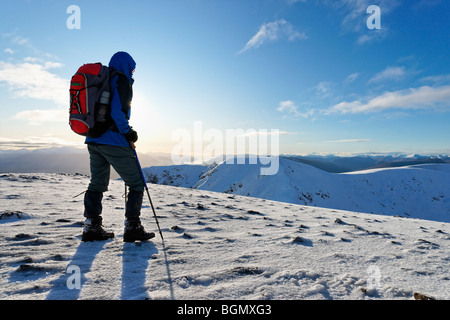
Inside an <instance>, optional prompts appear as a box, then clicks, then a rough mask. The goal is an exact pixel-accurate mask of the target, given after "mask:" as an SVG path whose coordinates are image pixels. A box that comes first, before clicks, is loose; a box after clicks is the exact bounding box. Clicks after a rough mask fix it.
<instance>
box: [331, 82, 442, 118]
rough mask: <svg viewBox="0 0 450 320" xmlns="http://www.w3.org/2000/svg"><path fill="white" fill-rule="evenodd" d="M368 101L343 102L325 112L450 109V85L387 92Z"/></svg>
mask: <svg viewBox="0 0 450 320" xmlns="http://www.w3.org/2000/svg"><path fill="white" fill-rule="evenodd" d="M366 100H367V102H363V101H360V100H355V101H352V102H341V103H338V104H336V105H334V106H332V107H331V108H329V109H328V110H327V111H326V112H325V113H327V114H330V113H341V114H347V113H369V112H380V111H384V110H390V109H429V108H432V109H437V108H443V107H445V108H448V109H450V102H449V101H450V86H441V87H429V86H423V87H420V88H409V89H406V90H398V91H393V92H389V91H388V92H385V93H383V94H382V95H380V96H377V97H375V98H371V99H366Z"/></svg>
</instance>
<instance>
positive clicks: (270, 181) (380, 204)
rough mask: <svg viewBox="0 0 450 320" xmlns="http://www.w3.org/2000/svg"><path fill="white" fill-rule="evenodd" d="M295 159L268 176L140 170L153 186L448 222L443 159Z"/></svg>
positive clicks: (223, 168) (194, 168)
mask: <svg viewBox="0 0 450 320" xmlns="http://www.w3.org/2000/svg"><path fill="white" fill-rule="evenodd" d="M332 159H333V160H337V159H335V158H332ZM299 160H302V159H294V160H292V158H291V159H286V158H280V163H279V170H278V173H277V174H276V175H272V176H262V175H261V174H260V172H261V171H260V169H261V165H259V164H258V165H252V164H248V163H247V164H234V165H229V164H226V163H219V164H212V165H210V166H202V165H178V166H156V167H149V168H145V169H144V172H145V174H146V176H147V178H148V181H149V182H151V183H155V184H163V185H170V186H177V187H184V188H193V189H199V190H208V191H215V192H223V193H228V194H230V195H232V194H236V195H243V196H249V197H255V198H262V199H267V200H274V201H281V202H287V203H293V204H301V205H308V206H317V207H324V208H332V209H341V210H349V211H356V212H366V213H376V214H384V215H391V216H402V217H411V218H420V219H428V220H437V221H445V222H450V183H449V181H450V164H448V163H429V164H420V165H412V166H403V167H392V166H391V167H390V168H378V169H370V170H365V171H354V172H351V173H331V172H327V171H324V170H321V169H318V168H316V167H313V166H311V165H307V164H304V163H301V162H300V161H299ZM354 160H355V163H358V160H360V162H359V165H361V163H362V162H363V161H364V160H365V161H367V163H370V165H372V164H371V161H372V160H369V159H364V158H363V159H358V158H356V159H354ZM397 160H398V159H397ZM407 160H408V159H404V160H402V161H407ZM428 160H429V159H427V161H428ZM316 163H317V162H316ZM392 163H393V164H399V163H400V162H398V161H393V162H392ZM321 164H325V162H321ZM353 165H355V164H353ZM379 165H380V166H382V165H385V166H387V163H386V162H380V163H379ZM334 168H336V165H335V166H334Z"/></svg>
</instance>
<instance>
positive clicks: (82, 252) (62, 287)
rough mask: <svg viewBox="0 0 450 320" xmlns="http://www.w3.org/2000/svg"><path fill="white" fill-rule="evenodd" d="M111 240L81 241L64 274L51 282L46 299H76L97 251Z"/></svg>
mask: <svg viewBox="0 0 450 320" xmlns="http://www.w3.org/2000/svg"><path fill="white" fill-rule="evenodd" d="M111 241H113V240H107V241H96V242H81V243H80V245H79V246H78V248H77V251H76V252H75V254H74V255H73V257H72V261H71V262H70V263H69V265H68V266H67V268H66V272H64V274H63V275H62V276H61V277H60V278H58V279H56V280H54V281H52V282H51V285H52V289H51V291H50V293H49V294H48V295H47V298H46V299H47V300H77V299H78V297H79V296H80V293H81V289H82V288H83V285H84V283H85V282H86V274H88V273H89V272H90V270H91V267H92V264H93V262H94V260H95V257H96V256H97V254H98V253H100V252H101V251H102V250H103V247H104V246H105V244H107V243H109V242H111Z"/></svg>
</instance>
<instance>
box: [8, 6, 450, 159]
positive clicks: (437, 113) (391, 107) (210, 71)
mask: <svg viewBox="0 0 450 320" xmlns="http://www.w3.org/2000/svg"><path fill="white" fill-rule="evenodd" d="M70 5H77V6H78V7H79V8H80V12H81V16H80V22H81V25H80V27H81V28H80V29H69V28H68V27H67V24H66V22H67V19H68V18H69V17H70V16H71V13H67V8H68V7H69V6H70ZM370 5H377V6H378V7H379V8H380V10H381V13H380V17H381V20H380V21H381V24H380V29H369V28H368V27H367V20H368V19H369V17H370V16H371V14H370V13H367V8H368V7H369V6H370ZM1 8H2V10H1V12H0V39H1V46H0V108H1V111H2V117H1V119H0V148H5V149H6V148H20V147H29V148H31V147H49V146H59V145H82V144H83V141H84V140H83V138H82V137H78V136H76V135H75V134H74V133H72V132H71V131H70V129H69V126H68V114H67V110H68V82H69V79H70V77H71V76H72V75H73V74H74V73H75V72H76V70H77V69H78V67H79V66H81V65H82V64H84V63H88V62H98V61H100V62H102V63H104V64H107V63H108V62H109V59H110V57H111V56H112V55H113V54H114V53H115V52H116V51H127V52H129V53H130V54H131V55H132V56H133V57H134V58H135V60H136V62H137V69H136V72H135V80H136V82H135V85H134V93H135V96H134V100H133V106H132V118H131V124H132V125H133V127H134V128H135V129H136V130H137V131H138V133H139V137H140V140H139V142H138V148H139V150H141V151H145V152H171V150H172V149H173V146H174V145H175V144H176V141H172V139H171V137H172V134H173V133H174V132H176V131H177V130H179V129H186V130H188V131H189V132H192V131H193V130H194V124H195V122H196V121H201V122H202V125H203V129H205V130H207V129H216V130H220V131H221V132H223V133H224V135H225V131H226V130H227V129H243V130H248V129H255V130H260V129H266V130H271V129H278V130H280V132H281V135H280V152H281V153H291V154H310V153H335V154H346V153H370V152H381V153H384V152H404V153H420V154H427V153H445V154H449V153H450V145H449V141H450V130H449V129H450V55H449V52H448V46H449V41H450V32H449V30H450V22H449V19H448V16H449V15H450V3H449V2H448V1H447V0H417V1H413V0H411V1H399V0H389V1H388V0H378V1H376V0H336V1H331V0H158V1H152V0H150V1H147V0H146V1H144V0H130V1H116V0H110V1H100V0H97V1H74V0H73V1H62V0H39V1H37V0H27V1H24V0H16V1H2V4H1Z"/></svg>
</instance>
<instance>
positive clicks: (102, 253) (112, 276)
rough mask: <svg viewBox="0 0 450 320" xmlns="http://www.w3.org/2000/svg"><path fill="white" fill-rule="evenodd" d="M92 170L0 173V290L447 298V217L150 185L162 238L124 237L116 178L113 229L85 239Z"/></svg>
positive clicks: (97, 295)
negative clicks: (110, 235)
mask: <svg viewBox="0 0 450 320" xmlns="http://www.w3.org/2000/svg"><path fill="white" fill-rule="evenodd" d="M285 169H286V168H285ZM294 171H295V170H294ZM320 174H321V173H320V172H317V171H311V170H310V175H311V176H310V178H311V177H313V176H314V175H316V177H317V178H320V177H321V176H320ZM286 176H288V175H286ZM349 177H350V178H352V177H353V178H354V179H359V178H358V175H352V176H349ZM416 179H417V178H416ZM88 180H89V179H88V178H87V177H86V176H81V175H61V174H1V175H0V230H1V232H0V299H211V300H212V299H414V298H413V297H414V294H415V293H421V294H424V295H426V296H429V297H433V298H435V299H450V278H449V272H448V271H449V269H448V263H449V256H450V224H448V223H444V222H436V221H427V220H419V219H411V218H400V217H392V216H383V215H376V214H365V213H358V212H350V211H340V210H332V209H325V208H318V207H311V206H303V205H296V204H288V203H282V202H275V201H269V200H264V199H257V198H251V197H243V196H238V195H231V194H226V193H215V192H209V191H204V190H195V189H187V188H176V187H170V186H163V185H151V186H150V190H151V194H152V198H153V201H154V204H155V206H156V210H157V213H158V216H159V222H160V225H161V227H162V230H163V234H164V237H165V242H164V243H163V242H162V241H161V239H160V238H159V236H157V238H156V239H154V240H153V241H151V242H146V243H123V242H122V236H123V219H124V217H123V214H124V200H123V198H122V194H123V184H122V183H121V182H120V181H112V182H111V185H110V191H109V192H107V193H105V195H104V201H103V205H104V226H105V228H107V229H109V230H112V231H114V232H115V233H116V237H115V238H114V239H112V240H110V241H103V242H95V243H82V242H81V241H80V234H81V232H82V222H83V220H84V218H83V216H82V214H83V204H82V203H83V200H82V198H83V197H82V196H81V197H78V198H75V199H74V198H73V196H74V195H76V194H78V193H79V192H81V191H83V190H85V188H86V186H87V184H88ZM211 183H212V180H211ZM142 213H143V215H142V218H143V224H144V225H145V226H146V228H147V229H148V230H153V231H155V232H156V225H155V223H154V219H153V216H152V213H151V210H150V208H149V206H148V201H145V202H144V208H143V212H142ZM156 233H157V232H156ZM157 234H158V233H157ZM77 275H78V279H79V280H80V282H79V285H80V286H79V287H76V286H75V285H76V284H77V282H76V279H77V278H76V277H77ZM68 284H69V285H74V286H75V288H73V289H70V288H69V287H68ZM416 296H417V295H416ZM152 310H153V309H152Z"/></svg>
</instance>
